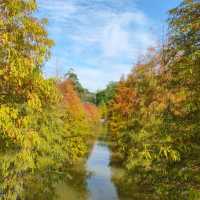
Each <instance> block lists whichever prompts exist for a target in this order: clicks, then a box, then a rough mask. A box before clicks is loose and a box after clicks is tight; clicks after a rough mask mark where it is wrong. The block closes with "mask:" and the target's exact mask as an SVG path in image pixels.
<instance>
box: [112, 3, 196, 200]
mask: <svg viewBox="0 0 200 200" xmlns="http://www.w3.org/2000/svg"><path fill="white" fill-rule="evenodd" d="M199 11H200V3H199V1H195V0H194V1H192V0H191V1H184V2H183V3H182V4H181V5H180V6H179V7H177V8H175V9H173V10H172V11H170V14H171V16H170V18H169V27H170V34H169V39H168V42H167V43H166V44H165V46H164V47H163V48H162V49H160V50H154V51H153V49H151V51H150V52H149V53H148V54H147V56H145V57H144V59H143V60H141V61H140V62H139V63H138V64H137V65H136V66H134V68H133V70H132V72H131V73H129V75H128V76H127V78H125V79H124V80H121V81H120V82H119V84H118V87H117V94H116V95H115V97H114V99H113V100H112V102H111V103H110V105H109V107H108V109H109V111H108V126H109V130H110V133H111V134H110V138H111V140H112V141H113V145H112V146H111V148H112V149H113V159H112V161H113V162H117V163H120V164H121V165H123V166H124V167H125V168H126V175H125V176H124V177H123V178H122V180H120V181H123V184H122V183H121V184H120V185H123V187H124V188H123V189H124V190H123V189H122V188H120V190H121V191H124V192H126V187H132V188H133V192H132V194H130V195H131V196H132V198H133V199H135V198H136V199H137V198H139V199H166V200H179V199H185V200H187V199H192V200H194V199H195V200H198V199H199V198H200V190H199V188H200V181H199V180H200V173H199V170H200V165H199V163H200V160H199V156H198V155H199V153H200V82H199V81H200V46H199V41H200V35H199V31H198V30H199V29H198V28H197V27H199V24H200V21H199V20H200V15H199ZM118 181H119V180H118ZM116 184H117V181H116Z"/></svg>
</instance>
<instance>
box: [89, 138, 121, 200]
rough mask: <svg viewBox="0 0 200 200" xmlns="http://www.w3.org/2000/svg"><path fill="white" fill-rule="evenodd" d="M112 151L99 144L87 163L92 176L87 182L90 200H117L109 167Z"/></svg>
mask: <svg viewBox="0 0 200 200" xmlns="http://www.w3.org/2000/svg"><path fill="white" fill-rule="evenodd" d="M109 162H110V151H109V149H108V147H107V146H106V145H105V144H104V143H102V142H97V143H96V144H95V146H94V148H93V151H92V154H91V156H90V158H89V160H88V162H87V169H88V170H89V171H91V172H92V176H91V177H89V178H88V180H87V187H88V191H89V200H102V199H105V200H117V199H118V198H117V192H116V189H115V186H114V185H113V183H112V181H111V168H110V167H109Z"/></svg>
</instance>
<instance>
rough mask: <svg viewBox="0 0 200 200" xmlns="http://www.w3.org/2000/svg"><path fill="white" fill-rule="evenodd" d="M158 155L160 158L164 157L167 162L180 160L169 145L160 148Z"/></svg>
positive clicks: (176, 152)
mask: <svg viewBox="0 0 200 200" xmlns="http://www.w3.org/2000/svg"><path fill="white" fill-rule="evenodd" d="M159 155H160V156H161V157H163V156H164V157H165V158H166V159H167V160H172V161H179V160H180V154H179V152H178V151H176V150H174V149H173V148H172V147H171V146H170V145H166V146H161V147H160V152H159Z"/></svg>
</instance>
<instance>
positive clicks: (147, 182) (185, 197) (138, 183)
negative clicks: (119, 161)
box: [112, 167, 199, 200]
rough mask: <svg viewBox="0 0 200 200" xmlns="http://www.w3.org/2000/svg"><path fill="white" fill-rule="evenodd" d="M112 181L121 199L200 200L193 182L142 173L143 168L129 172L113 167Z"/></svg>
mask: <svg viewBox="0 0 200 200" xmlns="http://www.w3.org/2000/svg"><path fill="white" fill-rule="evenodd" d="M112 181H113V183H114V184H115V186H116V189H117V193H118V197H119V199H120V200H133V199H134V200H199V196H198V195H196V193H195V192H193V191H192V190H191V188H192V187H191V184H190V183H188V184H184V183H183V184H180V183H181V182H180V180H178V179H177V178H176V176H175V175H174V176H172V175H171V174H168V175H167V174H166V176H165V177H163V176H161V175H159V172H158V173H157V174H155V173H154V174H152V172H149V173H142V171H141V170H138V171H135V172H132V173H130V172H129V173H128V172H127V171H125V170H124V169H123V170H121V169H120V171H119V169H117V171H116V169H115V168H114V167H113V170H112Z"/></svg>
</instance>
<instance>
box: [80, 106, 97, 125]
mask: <svg viewBox="0 0 200 200" xmlns="http://www.w3.org/2000/svg"><path fill="white" fill-rule="evenodd" d="M83 108H84V111H85V113H86V115H87V117H88V119H89V120H91V121H94V122H98V121H99V120H100V114H99V110H98V108H97V107H96V106H95V105H94V104H91V103H84V104H83Z"/></svg>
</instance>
